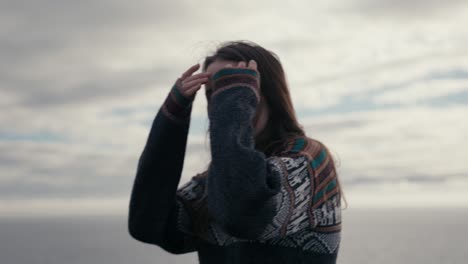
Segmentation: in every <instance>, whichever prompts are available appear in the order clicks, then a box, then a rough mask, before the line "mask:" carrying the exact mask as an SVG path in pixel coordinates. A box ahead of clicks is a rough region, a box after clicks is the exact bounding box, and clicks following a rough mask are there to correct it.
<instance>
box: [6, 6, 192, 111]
mask: <svg viewBox="0 0 468 264" xmlns="http://www.w3.org/2000/svg"><path fill="white" fill-rule="evenodd" d="M189 7H190V5H186V4H184V2H183V1H172V2H161V1H142V2H141V1H140V2H139V4H135V3H132V2H128V1H111V0H103V1H91V0H85V1H55V0H46V1H32V2H31V1H8V2H2V3H1V4H0V17H1V18H2V19H1V20H0V21H1V22H2V26H0V37H1V38H2V41H1V42H0V57H1V58H2V60H1V62H0V88H1V89H2V90H3V91H6V92H8V93H14V94H16V95H18V96H19V97H20V100H21V101H22V103H23V104H26V105H28V106H46V105H49V106H50V105H54V104H67V103H72V102H83V101H84V100H89V99H93V98H99V97H102V96H104V95H106V96H114V95H119V94H120V95H127V94H129V93H135V92H138V91H139V89H142V88H146V87H148V85H150V84H152V83H153V84H154V83H161V84H162V83H167V84H168V85H171V83H170V82H172V79H174V77H176V76H177V75H178V74H179V72H176V70H174V69H172V68H171V67H170V66H165V67H163V66H159V67H157V68H152V69H146V70H145V69H144V70H133V71H127V72H124V73H119V74H114V73H112V72H107V71H106V69H102V67H101V66H99V65H100V63H101V62H99V61H98V58H96V57H99V55H100V53H104V54H106V53H109V52H112V50H113V49H114V48H115V47H116V45H118V44H119V42H121V41H131V34H133V32H138V30H139V29H140V28H141V27H150V28H151V29H154V34H161V33H163V32H164V33H167V32H170V30H171V28H173V27H178V26H182V23H183V21H180V18H181V17H184V18H185V19H190V18H191V17H194V16H196V15H194V14H193V13H192V12H190V9H189ZM165 37H166V35H164V34H163V35H162V36H161V38H165ZM155 48H156V47H155ZM96 55H98V56H96ZM117 55H118V54H117ZM54 70H57V74H56V75H53V72H54ZM64 70H65V72H66V73H67V75H64V74H61V72H63V71H64ZM177 71H178V70H177ZM70 79H78V80H79V81H78V82H76V84H74V85H69V83H70V82H69V81H70Z"/></svg>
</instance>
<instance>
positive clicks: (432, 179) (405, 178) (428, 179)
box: [340, 173, 468, 187]
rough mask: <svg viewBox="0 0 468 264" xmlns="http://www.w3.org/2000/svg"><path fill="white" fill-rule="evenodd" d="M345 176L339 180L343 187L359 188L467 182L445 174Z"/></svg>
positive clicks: (460, 176)
mask: <svg viewBox="0 0 468 264" xmlns="http://www.w3.org/2000/svg"><path fill="white" fill-rule="evenodd" d="M353 174H355V173H353ZM353 174H350V175H346V178H343V179H341V178H340V180H341V181H342V182H343V184H344V185H346V186H349V187H355V186H361V185H378V184H396V183H400V182H409V183H416V184H418V185H420V186H424V185H425V184H442V183H445V182H448V181H450V180H458V179H462V180H468V176H466V175H464V174H446V175H437V176H426V175H414V174H411V175H410V174H407V175H404V174H402V175H394V176H392V177H388V176H387V177H376V176H370V175H369V176H366V175H353Z"/></svg>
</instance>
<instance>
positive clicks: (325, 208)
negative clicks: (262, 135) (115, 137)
mask: <svg viewBox="0 0 468 264" xmlns="http://www.w3.org/2000/svg"><path fill="white" fill-rule="evenodd" d="M211 80H212V83H213V93H212V94H211V96H210V97H209V104H208V105H209V110H208V116H209V119H210V144H211V158H212V161H211V165H210V170H209V174H208V177H205V178H201V177H192V178H191V179H190V180H189V181H188V182H187V183H185V184H183V185H182V186H181V187H180V188H178V185H179V182H180V178H181V173H182V168H183V163H184V157H185V151H186V144H187V136H188V131H189V126H190V114H191V109H192V103H193V100H194V98H195V96H193V97H190V98H189V97H187V96H184V95H183V94H181V93H180V90H179V89H178V85H180V79H178V80H177V82H176V83H175V84H174V86H173V87H172V89H171V90H170V92H169V94H168V96H167V98H166V99H165V101H164V103H163V104H162V106H161V108H160V109H159V111H158V113H157V115H156V117H155V119H154V121H153V123H152V127H151V131H150V132H149V136H148V139H147V142H146V145H145V147H144V149H143V152H142V154H141V156H140V159H139V162H138V166H137V172H136V177H135V180H134V184H133V189H132V193H131V198H130V205H129V218H128V228H129V233H130V235H131V236H132V237H133V238H134V239H136V240H138V241H141V242H144V243H149V244H154V245H158V246H159V247H161V248H162V249H164V250H165V251H167V252H170V253H173V254H183V253H188V252H198V258H199V262H200V263H202V264H209V263H216V264H221V263H232V264H234V263H242V264H246V263H255V264H263V263H265V264H267V263H268V264H276V263H288V264H292V263H336V259H337V254H338V250H339V244H340V240H341V232H340V231H341V208H340V193H339V189H338V186H337V178H336V171H335V167H334V163H333V161H332V157H331V156H330V153H329V152H328V150H327V148H326V147H325V146H324V144H322V143H321V142H320V141H318V140H315V139H312V138H309V137H306V136H300V137H296V138H293V139H291V140H289V141H288V142H286V143H287V144H286V146H287V147H286V148H285V149H283V150H281V151H279V152H277V153H278V154H276V155H273V156H270V157H266V156H265V155H264V153H263V152H260V151H258V150H256V149H255V148H254V145H255V144H254V139H253V126H252V124H251V120H253V117H254V114H255V109H256V107H257V105H258V102H259V98H260V97H259V75H258V72H257V71H255V70H252V69H233V68H231V69H229V68H225V69H221V70H219V71H218V72H216V73H215V74H214V75H212V78H211ZM197 175H198V174H197ZM205 191H207V195H208V196H207V199H206V202H207V208H208V210H209V212H210V215H212V216H213V217H214V219H213V220H211V222H210V223H209V229H208V231H207V232H206V233H204V234H196V233H195V232H193V230H194V229H193V220H194V217H193V216H194V214H195V213H196V212H195V211H194V207H193V206H192V205H193V203H194V202H195V201H197V199H199V198H200V197H201V195H202V194H203V192H205Z"/></svg>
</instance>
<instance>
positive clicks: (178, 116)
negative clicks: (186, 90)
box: [162, 78, 196, 123]
mask: <svg viewBox="0 0 468 264" xmlns="http://www.w3.org/2000/svg"><path fill="white" fill-rule="evenodd" d="M181 81H182V80H181V79H180V78H178V79H177V81H176V82H175V83H174V85H173V86H172V88H171V90H170V92H169V94H168V95H167V97H166V99H165V100H164V103H163V105H162V110H163V112H164V113H165V114H166V116H167V117H169V118H170V119H172V120H173V121H175V122H178V123H187V122H188V121H189V120H190V114H191V110H192V103H193V101H194V100H195V95H196V94H194V95H193V96H190V97H188V96H185V95H183V94H182V93H181V92H180V87H181Z"/></svg>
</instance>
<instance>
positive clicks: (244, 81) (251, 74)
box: [211, 68, 260, 101]
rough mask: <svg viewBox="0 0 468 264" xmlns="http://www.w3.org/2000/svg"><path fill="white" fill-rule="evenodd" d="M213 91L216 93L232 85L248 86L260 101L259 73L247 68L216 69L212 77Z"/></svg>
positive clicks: (213, 94)
mask: <svg viewBox="0 0 468 264" xmlns="http://www.w3.org/2000/svg"><path fill="white" fill-rule="evenodd" d="M212 80H213V93H212V94H211V97H213V96H215V95H216V94H218V93H220V92H222V91H224V90H228V89H232V88H234V87H240V86H243V87H248V88H250V89H252V90H253V92H254V93H255V96H256V97H257V101H260V74H259V72H258V71H256V70H254V69H249V68H223V69H221V70H219V71H217V72H216V73H215V74H214V75H213V77H212Z"/></svg>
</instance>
